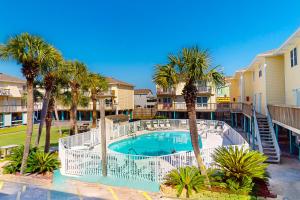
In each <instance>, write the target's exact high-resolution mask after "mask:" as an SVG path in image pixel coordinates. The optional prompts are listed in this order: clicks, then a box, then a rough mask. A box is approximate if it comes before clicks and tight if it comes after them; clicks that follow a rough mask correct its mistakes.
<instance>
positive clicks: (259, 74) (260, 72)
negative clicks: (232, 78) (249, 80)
mask: <svg viewBox="0 0 300 200" xmlns="http://www.w3.org/2000/svg"><path fill="white" fill-rule="evenodd" d="M258 77H259V78H260V77H262V70H261V66H260V67H259V71H258Z"/></svg>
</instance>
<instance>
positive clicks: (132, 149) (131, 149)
mask: <svg viewBox="0 0 300 200" xmlns="http://www.w3.org/2000/svg"><path fill="white" fill-rule="evenodd" d="M130 151H133V152H134V153H135V155H138V153H137V152H136V150H135V149H134V148H130V149H128V154H130Z"/></svg>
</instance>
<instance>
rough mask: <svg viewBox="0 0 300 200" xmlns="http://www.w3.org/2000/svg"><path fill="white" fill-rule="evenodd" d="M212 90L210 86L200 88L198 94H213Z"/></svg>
mask: <svg viewBox="0 0 300 200" xmlns="http://www.w3.org/2000/svg"><path fill="white" fill-rule="evenodd" d="M211 91H212V88H211V87H210V86H198V87H197V92H198V93H209V94H210V93H211Z"/></svg>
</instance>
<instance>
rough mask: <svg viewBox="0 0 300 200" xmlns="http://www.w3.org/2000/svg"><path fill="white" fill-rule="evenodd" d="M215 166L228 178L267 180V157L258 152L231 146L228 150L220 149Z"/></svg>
mask: <svg viewBox="0 0 300 200" xmlns="http://www.w3.org/2000/svg"><path fill="white" fill-rule="evenodd" d="M212 158H213V161H214V164H215V165H216V166H217V167H218V168H220V169H221V171H223V172H224V174H225V176H227V177H234V178H236V179H242V178H244V177H245V176H248V177H250V178H260V179H264V178H266V168H267V166H268V165H267V164H265V163H264V162H265V161H266V160H267V157H266V156H264V155H263V154H262V153H260V152H258V151H251V150H249V149H244V148H240V149H239V148H238V147H237V146H235V147H232V146H230V147H229V148H228V149H227V148H225V147H219V148H217V149H216V150H215V152H214V154H213V156H212Z"/></svg>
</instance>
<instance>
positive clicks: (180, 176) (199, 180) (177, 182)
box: [164, 167, 205, 198]
mask: <svg viewBox="0 0 300 200" xmlns="http://www.w3.org/2000/svg"><path fill="white" fill-rule="evenodd" d="M204 179H205V177H204V176H202V175H201V174H200V171H199V169H198V168H196V167H181V168H179V170H177V169H174V170H172V171H171V172H170V173H169V174H167V175H166V177H165V183H164V184H165V185H167V186H171V187H173V188H175V189H176V190H177V197H179V196H181V194H182V192H183V190H184V189H185V190H186V197H187V198H189V197H190V196H191V195H192V193H193V191H195V192H199V191H200V189H201V187H203V186H204Z"/></svg>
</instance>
